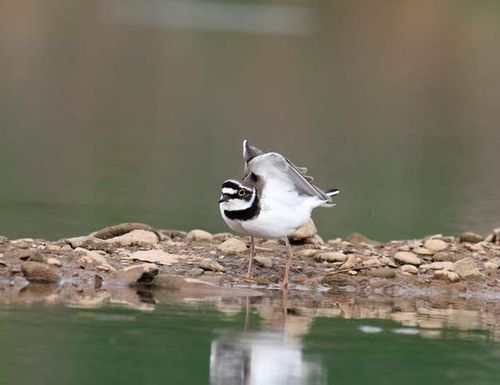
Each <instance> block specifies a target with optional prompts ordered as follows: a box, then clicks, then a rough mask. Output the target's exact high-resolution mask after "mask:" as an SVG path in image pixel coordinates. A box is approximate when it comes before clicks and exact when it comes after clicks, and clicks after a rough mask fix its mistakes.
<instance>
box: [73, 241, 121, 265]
mask: <svg viewBox="0 0 500 385" xmlns="http://www.w3.org/2000/svg"><path fill="white" fill-rule="evenodd" d="M75 252H76V253H77V254H80V255H81V254H83V256H82V257H81V258H79V259H78V261H77V263H78V264H79V265H80V267H81V268H83V269H89V268H90V269H92V268H97V267H98V266H104V267H106V268H108V269H109V270H115V268H114V267H113V266H111V265H110V264H109V263H108V261H107V260H106V258H105V257H104V256H103V255H101V254H99V253H98V252H97V251H92V250H87V249H84V248H81V247H77V248H76V249H75Z"/></svg>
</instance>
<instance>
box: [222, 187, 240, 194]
mask: <svg viewBox="0 0 500 385" xmlns="http://www.w3.org/2000/svg"><path fill="white" fill-rule="evenodd" d="M237 192H238V190H235V189H234V188H231V187H224V188H223V189H222V193H223V194H229V195H232V194H236V193H237Z"/></svg>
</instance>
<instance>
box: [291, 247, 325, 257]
mask: <svg viewBox="0 0 500 385" xmlns="http://www.w3.org/2000/svg"><path fill="white" fill-rule="evenodd" d="M320 252H321V250H319V249H304V250H299V251H297V252H296V253H294V257H304V258H311V257H314V256H315V255H316V254H319V253H320Z"/></svg>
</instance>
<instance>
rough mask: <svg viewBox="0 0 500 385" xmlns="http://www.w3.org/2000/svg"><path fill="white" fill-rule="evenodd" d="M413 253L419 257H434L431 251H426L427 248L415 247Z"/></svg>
mask: <svg viewBox="0 0 500 385" xmlns="http://www.w3.org/2000/svg"><path fill="white" fill-rule="evenodd" d="M413 252H414V253H415V254H418V255H432V254H434V253H433V252H432V251H430V250H429V249H426V248H425V247H415V248H414V249H413Z"/></svg>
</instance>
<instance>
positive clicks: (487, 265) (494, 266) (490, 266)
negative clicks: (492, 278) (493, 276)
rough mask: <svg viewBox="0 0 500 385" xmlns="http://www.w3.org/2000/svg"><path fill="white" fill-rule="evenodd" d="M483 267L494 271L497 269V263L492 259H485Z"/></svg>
mask: <svg viewBox="0 0 500 385" xmlns="http://www.w3.org/2000/svg"><path fill="white" fill-rule="evenodd" d="M484 268H485V269H486V270H490V271H495V270H497V269H498V265H497V263H496V262H494V261H487V262H485V263H484Z"/></svg>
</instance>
